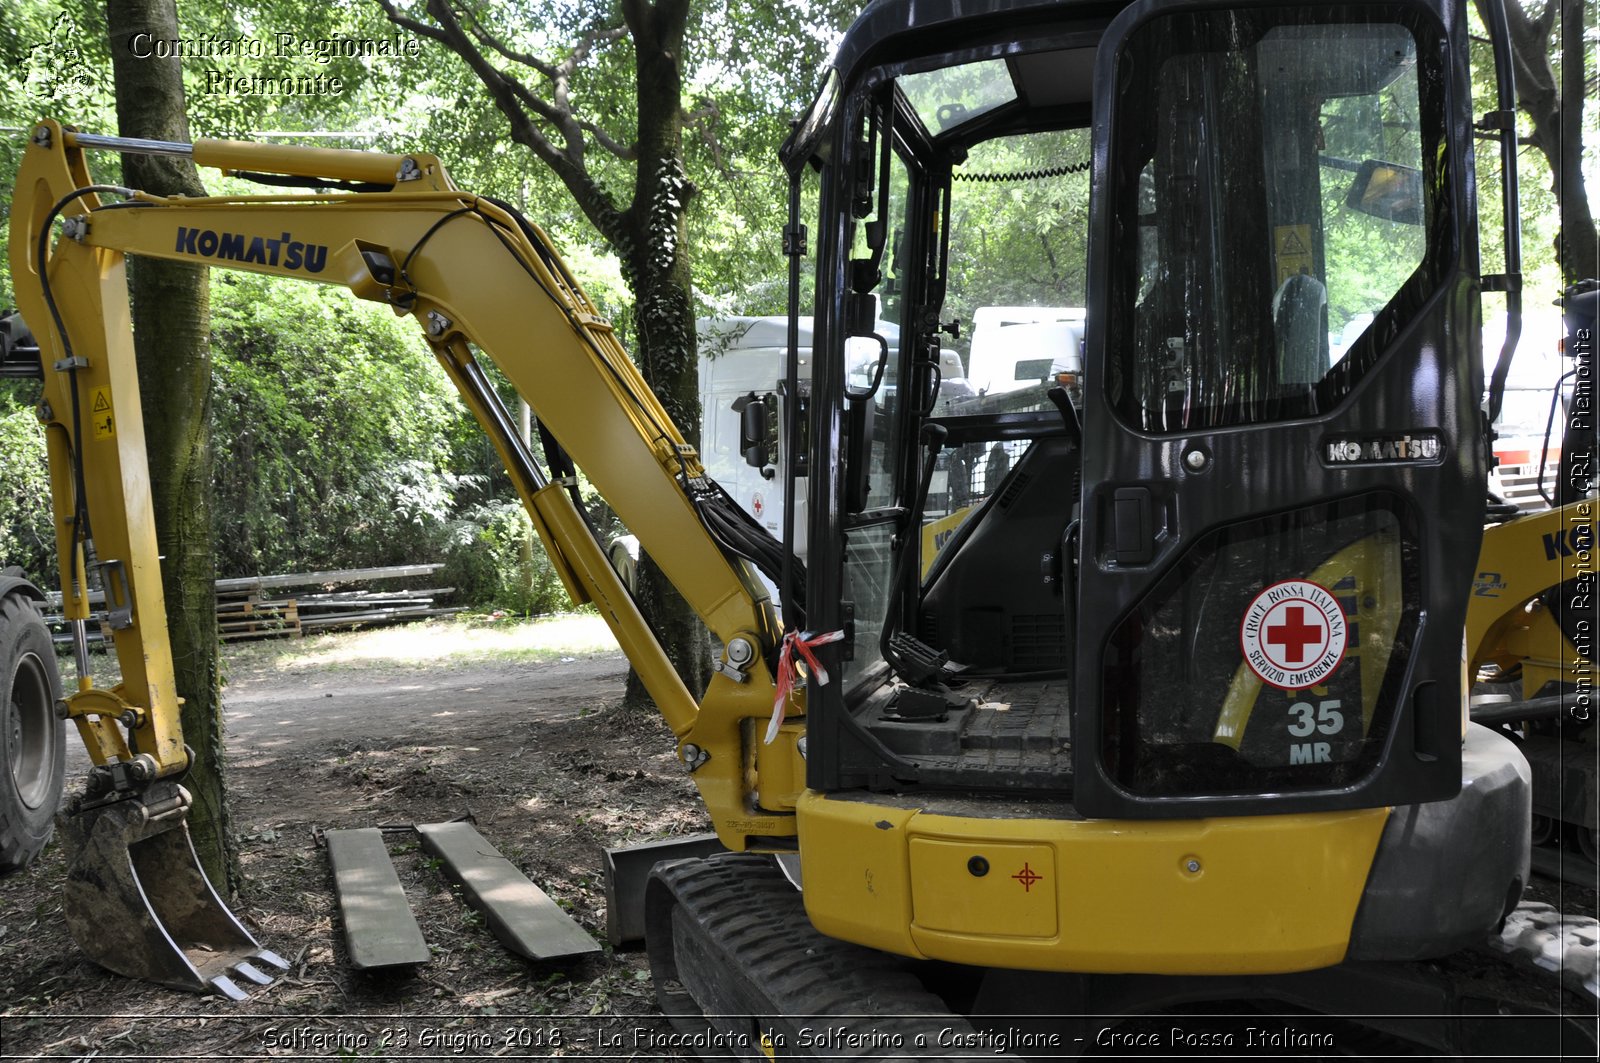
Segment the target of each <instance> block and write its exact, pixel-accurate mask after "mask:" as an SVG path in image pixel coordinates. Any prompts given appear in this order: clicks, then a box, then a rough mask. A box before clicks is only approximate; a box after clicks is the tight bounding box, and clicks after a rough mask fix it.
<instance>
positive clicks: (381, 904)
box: [323, 827, 431, 971]
mask: <svg viewBox="0 0 1600 1063" xmlns="http://www.w3.org/2000/svg"><path fill="white" fill-rule="evenodd" d="M323 837H325V838H326V839H327V840H328V862H329V863H330V864H332V865H333V888H334V892H336V893H337V894H338V895H339V915H340V917H341V918H342V920H343V922H344V938H345V943H346V945H348V946H349V949H350V966H352V967H354V968H355V969H356V970H358V971H367V970H371V969H372V968H374V967H398V966H401V965H416V964H421V963H427V962H428V960H429V959H430V958H431V956H430V954H429V952H428V943H427V941H425V940H423V937H422V930H421V928H420V927H418V926H417V920H416V918H415V917H414V916H412V914H411V905H410V904H408V903H407V902H406V891H405V889H404V888H403V887H402V886H401V885H400V877H399V876H398V875H396V874H395V873H394V864H392V863H391V862H390V861H389V849H388V847H387V846H386V845H384V843H383V832H382V831H380V830H378V829H377V828H376V827H362V828H360V829H357V830H330V831H328V832H327V833H326V834H324V835H323Z"/></svg>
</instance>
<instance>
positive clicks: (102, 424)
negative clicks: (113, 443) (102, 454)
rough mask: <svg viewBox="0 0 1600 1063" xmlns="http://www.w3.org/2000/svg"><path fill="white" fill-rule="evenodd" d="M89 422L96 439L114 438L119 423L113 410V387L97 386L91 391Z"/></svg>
mask: <svg viewBox="0 0 1600 1063" xmlns="http://www.w3.org/2000/svg"><path fill="white" fill-rule="evenodd" d="M89 424H90V425H91V426H92V427H93V429H94V437H95V438H96V439H114V438H116V435H117V423H116V420H115V418H114V417H113V415H112V410H111V389H110V388H95V389H94V390H93V391H91V392H89Z"/></svg>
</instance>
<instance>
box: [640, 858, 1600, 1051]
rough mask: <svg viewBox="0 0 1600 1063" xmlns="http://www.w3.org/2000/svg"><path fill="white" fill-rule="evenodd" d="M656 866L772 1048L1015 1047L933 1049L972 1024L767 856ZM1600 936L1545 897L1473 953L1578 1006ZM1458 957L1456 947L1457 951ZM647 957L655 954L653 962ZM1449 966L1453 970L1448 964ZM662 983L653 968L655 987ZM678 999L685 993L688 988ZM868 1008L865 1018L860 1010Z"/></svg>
mask: <svg viewBox="0 0 1600 1063" xmlns="http://www.w3.org/2000/svg"><path fill="white" fill-rule="evenodd" d="M655 877H656V878H657V879H659V880H660V882H661V883H662V884H663V885H664V886H665V887H666V888H667V889H668V890H670V892H671V894H672V896H673V898H674V900H675V903H676V905H677V907H678V909H679V910H680V912H681V913H682V914H683V915H684V916H687V918H688V923H689V925H691V926H693V927H694V928H695V929H696V931H697V944H698V945H699V947H701V948H703V949H704V950H705V952H706V953H707V954H708V955H709V956H710V957H711V958H712V964H713V965H714V966H715V967H716V968H717V969H718V970H721V971H726V972H727V973H728V979H729V981H728V983H727V984H728V985H734V984H738V985H740V986H741V988H742V990H743V992H742V993H740V994H739V995H740V996H741V999H740V1002H739V1006H740V1010H741V1011H746V1012H748V1013H749V1014H751V1015H759V1016H766V1017H769V1019H772V1020H774V1021H773V1022H772V1024H773V1025H776V1026H777V1027H779V1028H780V1029H781V1028H783V1027H784V1026H785V1025H788V1026H789V1028H790V1030H791V1037H790V1039H789V1041H788V1042H787V1043H786V1044H785V1045H784V1046H783V1049H782V1051H781V1052H780V1055H779V1058H850V1059H858V1058H859V1059H908V1060H909V1059H927V1058H952V1057H954V1058H962V1057H964V1058H969V1059H970V1058H975V1057H976V1056H978V1055H980V1054H981V1055H982V1056H983V1058H992V1059H1002V1060H1004V1059H1010V1060H1017V1059H1019V1058H1021V1057H1018V1056H1014V1055H1002V1054H991V1053H990V1052H989V1051H988V1050H986V1049H983V1048H977V1047H975V1046H977V1045H980V1044H982V1042H981V1041H980V1040H967V1041H966V1045H967V1046H966V1047H946V1048H940V1047H939V1040H940V1037H939V1034H940V1033H941V1032H945V1037H944V1040H946V1041H947V1042H948V1041H949V1040H951V1034H954V1036H955V1039H957V1040H965V1039H967V1038H973V1037H974V1036H975V1035H974V1033H973V1027H972V1026H971V1024H970V1023H968V1022H967V1020H966V1019H965V1018H963V1017H961V1016H958V1015H954V1014H952V1013H950V1012H949V1011H947V1010H946V1008H945V1005H944V1003H943V1002H942V1001H941V1000H939V999H938V998H937V997H935V996H934V995H932V994H931V993H929V992H928V991H927V990H925V989H924V988H922V985H921V983H920V982H919V981H918V980H917V979H916V977H915V976H914V975H913V974H911V972H910V971H908V970H907V969H906V968H905V967H904V966H903V962H902V961H900V960H899V959H897V958H896V957H894V956H891V955H889V954H887V953H883V952H879V951H876V950H872V949H866V948H863V947H861V946H858V945H851V944H848V943H846V942H842V941H837V940H834V939H832V938H829V937H825V936H823V935H822V934H820V933H818V932H817V931H816V930H815V929H813V928H812V926H811V923H810V921H809V920H808V919H807V917H806V914H805V910H804V906H803V903H802V901H801V898H800V894H799V893H798V892H797V891H796V890H795V889H794V887H793V886H792V885H790V884H789V882H788V880H787V879H785V878H784V877H783V874H782V872H781V871H779V870H778V869H777V868H776V867H775V866H773V864H772V862H771V861H770V860H769V859H768V858H766V857H762V856H757V855H753V854H727V855H724V856H719V857H715V858H711V859H707V860H685V861H680V862H678V863H675V864H669V865H662V866H660V867H658V868H657V869H656V871H655ZM1597 946H1600V921H1597V920H1596V919H1594V918H1592V917H1589V916H1576V915H1563V914H1561V913H1560V912H1558V911H1557V910H1556V909H1554V908H1553V907H1551V906H1550V905H1548V904H1544V903H1541V902H1537V901H1525V902H1523V903H1522V904H1521V905H1519V906H1518V907H1517V908H1516V909H1515V910H1514V911H1513V912H1512V914H1511V915H1510V916H1509V917H1507V919H1506V922H1505V926H1504V929H1503V930H1502V932H1501V933H1500V934H1499V935H1498V936H1496V937H1494V938H1492V939H1490V940H1489V941H1488V942H1486V943H1485V944H1484V946H1483V948H1482V949H1481V950H1480V951H1479V953H1478V954H1479V955H1483V956H1484V957H1485V958H1486V959H1490V960H1492V965H1509V966H1511V967H1513V968H1515V969H1517V970H1519V971H1522V972H1524V973H1526V974H1527V975H1528V976H1529V979H1528V980H1529V981H1530V982H1537V983H1542V984H1547V985H1554V984H1556V983H1559V986H1560V988H1562V989H1565V990H1567V991H1569V992H1571V993H1572V994H1573V996H1572V997H1569V998H1568V1007H1572V1006H1574V1005H1576V1008H1575V1009H1574V1010H1575V1012H1576V1014H1578V1015H1582V1014H1593V1012H1594V1009H1595V1008H1596V1007H1597V1006H1600V985H1597V978H1600V971H1597V965H1600V947H1597ZM1465 957H1466V954H1461V958H1462V960H1463V961H1465ZM655 965H656V957H654V956H652V967H654V966H655ZM1417 966H1419V967H1420V968H1423V969H1425V970H1428V971H1431V973H1430V974H1426V975H1423V976H1421V977H1420V978H1419V981H1421V982H1423V983H1424V984H1427V983H1436V982H1437V979H1438V978H1439V976H1440V974H1441V973H1444V971H1448V970H1449V969H1451V968H1453V967H1457V966H1459V967H1460V968H1461V969H1460V970H1459V971H1456V972H1455V974H1456V975H1457V976H1460V977H1461V978H1462V979H1463V981H1462V986H1461V987H1462V988H1463V989H1465V988H1467V983H1468V982H1470V981H1471V979H1470V977H1469V976H1468V970H1467V969H1468V968H1469V967H1470V964H1469V963H1465V962H1463V963H1462V964H1460V965H1457V964H1455V963H1453V962H1452V961H1451V960H1448V959H1447V960H1445V961H1443V962H1442V964H1441V963H1438V962H1436V963H1433V964H1419V965H1417ZM1445 977H1446V978H1448V979H1450V980H1452V981H1454V978H1453V977H1452V976H1451V975H1449V974H1446V975H1445ZM661 984H662V983H661V979H660V978H659V977H658V978H657V985H658V987H661ZM681 999H687V997H686V995H685V996H683V997H682V998H681ZM1585 1005H1586V1006H1585ZM1561 1010H1562V1011H1563V1012H1566V1011H1567V1008H1563V1009H1561ZM1569 1014H1570V1012H1569ZM780 1016H789V1017H796V1016H798V1017H801V1018H792V1021H791V1022H790V1023H788V1024H785V1023H783V1022H782V1021H778V1019H777V1017H780ZM869 1016H870V1017H871V1019H872V1022H871V1024H870V1026H868V1025H866V1024H864V1023H862V1022H861V1021H860V1020H861V1019H862V1018H863V1017H869ZM672 1019H673V1023H674V1024H675V1025H676V1026H677V1027H678V1028H679V1029H680V1030H682V1031H683V1032H685V1033H696V1032H700V1033H703V1032H704V1031H705V1029H706V1021H705V1020H704V1019H703V1018H701V1017H700V1016H699V1015H693V1016H687V1017H685V1016H673V1017H672ZM799 1027H810V1028H812V1029H814V1030H820V1029H825V1028H835V1029H838V1028H845V1029H848V1030H852V1031H858V1032H863V1033H864V1032H867V1031H868V1030H876V1031H879V1032H880V1033H881V1034H883V1035H885V1037H893V1036H895V1035H897V1036H898V1042H897V1043H898V1044H899V1045H900V1046H902V1047H899V1048H896V1047H893V1046H886V1045H882V1044H878V1045H861V1046H852V1045H848V1044H840V1043H832V1044H827V1045H819V1046H815V1047H813V1048H811V1049H810V1050H808V1049H807V1048H806V1047H805V1046H802V1045H799V1044H797V1043H795V1041H794V1038H793V1037H792V1030H793V1029H795V1028H799ZM919 1035H920V1036H921V1037H922V1038H923V1044H922V1045H921V1046H919V1045H918V1043H917V1038H918V1036H919ZM706 1058H727V1053H726V1052H722V1053H716V1052H708V1053H706ZM757 1058H759V1057H757Z"/></svg>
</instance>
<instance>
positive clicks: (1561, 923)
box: [1488, 901, 1600, 1004]
mask: <svg viewBox="0 0 1600 1063" xmlns="http://www.w3.org/2000/svg"><path fill="white" fill-rule="evenodd" d="M1488 944H1489V948H1491V949H1493V950H1495V951H1497V952H1500V953H1504V954H1506V955H1508V956H1510V957H1513V958H1514V959H1517V960H1521V961H1525V962H1526V963H1528V964H1531V966H1532V967H1533V968H1534V969H1535V970H1536V971H1538V972H1541V973H1542V974H1543V976H1544V977H1545V978H1546V979H1549V978H1550V977H1552V976H1554V977H1556V978H1559V979H1560V981H1561V984H1562V985H1564V986H1566V987H1567V988H1568V989H1571V990H1572V991H1574V992H1576V993H1581V994H1584V995H1585V996H1586V997H1587V998H1588V1000H1589V1001H1590V1003H1591V1004H1600V920H1596V919H1595V918H1593V917H1592V916H1587V915H1563V914H1561V913H1560V912H1558V911H1557V910H1556V909H1555V908H1552V907H1551V906H1550V905H1548V904H1545V903H1543V902H1541V901H1523V902H1522V903H1521V904H1519V905H1517V907H1516V909H1515V910H1514V911H1513V912H1512V913H1511V914H1510V915H1509V916H1507V917H1506V922H1505V926H1504V927H1503V928H1502V929H1501V931H1500V933H1499V934H1498V935H1497V936H1496V937H1493V938H1491V939H1489V943H1488Z"/></svg>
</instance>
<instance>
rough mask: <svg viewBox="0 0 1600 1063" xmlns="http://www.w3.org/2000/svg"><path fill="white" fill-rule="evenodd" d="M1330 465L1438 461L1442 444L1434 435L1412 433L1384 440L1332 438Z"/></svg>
mask: <svg viewBox="0 0 1600 1063" xmlns="http://www.w3.org/2000/svg"><path fill="white" fill-rule="evenodd" d="M1325 446H1326V449H1325V451H1324V455H1325V458H1326V460H1327V462H1328V463H1329V464H1330V465H1356V464H1368V463H1371V462H1383V461H1438V460H1439V455H1440V452H1441V451H1442V450H1443V449H1444V444H1443V441H1442V440H1441V439H1440V438H1439V436H1437V435H1435V434H1434V433H1432V432H1413V433H1410V434H1409V435H1403V436H1389V437H1387V438H1385V439H1330V440H1328V441H1327V442H1326V444H1325Z"/></svg>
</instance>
